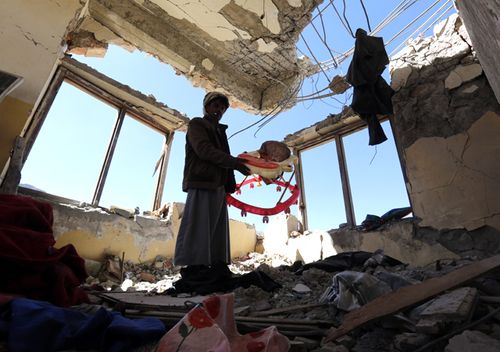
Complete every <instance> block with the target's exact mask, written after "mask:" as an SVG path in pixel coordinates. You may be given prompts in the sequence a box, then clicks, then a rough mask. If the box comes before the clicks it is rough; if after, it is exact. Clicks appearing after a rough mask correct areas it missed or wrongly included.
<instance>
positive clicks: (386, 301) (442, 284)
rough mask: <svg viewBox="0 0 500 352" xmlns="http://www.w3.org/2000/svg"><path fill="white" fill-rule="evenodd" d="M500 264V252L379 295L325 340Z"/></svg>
mask: <svg viewBox="0 0 500 352" xmlns="http://www.w3.org/2000/svg"><path fill="white" fill-rule="evenodd" d="M498 267H500V255H496V256H494V257H491V258H487V259H483V260H481V261H478V262H476V263H473V264H470V265H467V266H464V267H462V268H460V269H457V270H455V271H452V272H451V273H448V274H446V275H443V276H441V277H436V278H432V279H429V280H426V281H424V282H422V283H419V284H416V285H411V286H406V287H402V288H400V289H399V290H396V291H393V292H390V293H388V294H385V295H383V296H380V297H377V298H376V299H374V300H373V301H371V302H369V303H368V304H366V305H364V306H362V307H361V308H358V309H356V310H353V311H352V312H350V313H348V314H346V316H345V318H344V321H343V323H342V325H341V326H340V327H339V328H338V329H336V330H333V331H331V332H330V333H329V334H328V336H327V337H326V341H325V342H328V341H333V340H335V339H337V338H339V337H341V336H343V335H345V334H347V333H349V332H350V331H352V330H353V329H355V328H357V327H360V326H362V325H363V324H366V323H368V322H370V321H373V320H375V319H379V318H382V317H385V316H387V315H390V314H394V313H397V312H399V311H400V310H402V309H404V308H407V307H409V306H412V305H414V304H417V303H420V302H422V301H425V300H427V299H429V298H432V297H434V296H436V295H438V294H439V293H441V292H443V291H446V290H449V289H452V288H454V287H457V286H460V285H462V284H463V283H465V282H467V281H469V280H471V279H474V278H476V277H478V276H480V275H482V274H484V273H486V272H488V271H490V270H492V269H495V268H498Z"/></svg>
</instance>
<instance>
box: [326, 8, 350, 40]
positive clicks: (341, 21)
mask: <svg viewBox="0 0 500 352" xmlns="http://www.w3.org/2000/svg"><path fill="white" fill-rule="evenodd" d="M330 4H332V7H333V10H334V11H335V13H336V14H337V17H338V18H339V20H340V23H342V26H344V28H345V30H346V31H347V33H349V27H347V24H346V23H345V22H344V19H343V18H342V16H340V13H339V11H338V10H337V7H336V6H335V4H334V3H333V0H330ZM351 33H352V31H351ZM349 34H350V33H349Z"/></svg>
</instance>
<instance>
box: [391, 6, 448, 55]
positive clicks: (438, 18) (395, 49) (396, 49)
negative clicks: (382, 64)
mask: <svg viewBox="0 0 500 352" xmlns="http://www.w3.org/2000/svg"><path fill="white" fill-rule="evenodd" d="M450 1H451V0H449V1H446V2H445V3H444V4H443V6H441V7H440V8H439V9H437V10H436V11H435V12H434V13H433V14H432V15H431V16H430V17H429V18H428V19H427V20H426V21H425V22H424V23H422V24H421V25H420V26H419V27H418V28H417V29H416V30H414V31H413V32H412V33H411V34H410V35H409V36H408V37H406V39H405V40H403V41H402V42H401V43H400V44H399V45H398V46H397V47H396V48H394V50H392V51H391V53H390V54H389V57H392V56H393V55H394V54H395V53H397V52H398V51H399V50H400V49H402V47H403V46H404V45H405V44H406V43H407V42H408V41H409V40H410V39H411V38H413V37H414V36H415V35H416V34H420V33H425V32H427V30H428V29H429V28H430V27H432V26H433V25H434V24H435V23H436V22H437V21H439V20H440V19H441V18H443V16H444V15H446V14H447V13H448V11H450V10H451V9H452V8H453V5H450V6H448V8H446V9H445V10H444V11H443V12H442V13H441V14H440V15H439V16H438V17H437V18H436V19H434V17H435V16H436V14H437V13H439V11H441V10H442V8H443V7H444V6H446V4H448V3H449V2H450ZM432 19H434V21H433V22H431V23H430V24H429V26H427V27H426V28H425V29H424V30H422V28H423V27H424V26H425V25H427V23H428V22H429V21H430V20H432Z"/></svg>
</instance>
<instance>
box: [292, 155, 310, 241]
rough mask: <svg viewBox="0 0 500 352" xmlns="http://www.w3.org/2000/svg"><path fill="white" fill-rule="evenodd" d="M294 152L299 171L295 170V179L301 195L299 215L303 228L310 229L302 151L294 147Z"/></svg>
mask: <svg viewBox="0 0 500 352" xmlns="http://www.w3.org/2000/svg"><path fill="white" fill-rule="evenodd" d="M294 154H295V155H297V159H298V161H297V165H295V166H296V168H297V170H296V171H297V172H295V180H296V181H297V187H299V190H300V195H299V202H298V207H299V215H300V219H299V220H300V222H301V223H302V227H303V230H304V231H305V230H308V229H309V224H308V221H307V206H306V190H305V186H304V169H303V168H302V152H301V151H300V150H297V149H294Z"/></svg>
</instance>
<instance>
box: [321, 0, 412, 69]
mask: <svg viewBox="0 0 500 352" xmlns="http://www.w3.org/2000/svg"><path fill="white" fill-rule="evenodd" d="M330 1H331V2H332V0H330ZM417 1H418V0H402V1H401V2H400V3H399V4H398V5H397V6H396V7H395V8H394V9H393V10H392V11H391V12H390V13H389V14H388V15H387V16H386V17H385V18H384V19H383V20H382V21H381V22H380V23H379V24H378V25H377V26H376V27H375V28H374V29H373V31H371V32H370V33H369V34H370V35H373V34H376V33H378V32H380V31H381V30H382V29H383V28H385V27H386V26H387V25H388V24H389V23H391V22H392V21H394V20H395V19H396V18H397V17H399V16H400V15H401V14H402V13H403V12H405V11H406V10H408V9H409V8H410V7H411V6H413V5H414V4H415V3H416V2H417ZM332 5H333V8H334V10H335V11H336V13H337V15H338V16H339V18H340V14H339V13H338V11H337V10H336V8H335V5H334V4H333V3H332ZM340 19H341V18H340ZM341 22H342V23H343V21H342V19H341ZM353 52H354V47H352V48H351V49H349V50H347V51H346V52H344V53H342V54H340V55H339V56H337V57H335V60H336V61H337V62H336V64H337V65H340V64H341V63H342V62H343V61H345V60H346V59H347V58H348V57H349V56H351V55H352V53H353ZM320 65H321V66H322V67H323V69H325V70H329V69H331V68H332V61H331V60H326V61H324V62H322V63H320Z"/></svg>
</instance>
